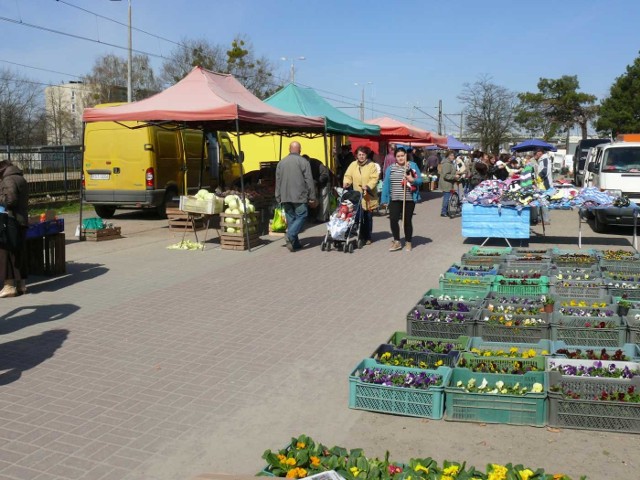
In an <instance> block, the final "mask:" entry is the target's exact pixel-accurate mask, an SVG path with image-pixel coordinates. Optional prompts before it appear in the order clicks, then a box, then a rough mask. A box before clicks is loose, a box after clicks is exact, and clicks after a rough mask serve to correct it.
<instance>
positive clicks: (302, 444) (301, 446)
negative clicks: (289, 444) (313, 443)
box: [296, 442, 307, 450]
mask: <svg viewBox="0 0 640 480" xmlns="http://www.w3.org/2000/svg"><path fill="white" fill-rule="evenodd" d="M306 446H307V444H306V443H304V442H298V443H296V448H297V449H298V450H301V449H303V448H304V447H306Z"/></svg>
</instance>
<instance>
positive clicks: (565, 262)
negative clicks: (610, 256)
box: [551, 248, 598, 267]
mask: <svg viewBox="0 0 640 480" xmlns="http://www.w3.org/2000/svg"><path fill="white" fill-rule="evenodd" d="M551 261H552V262H553V263H554V264H555V265H561V266H563V267H582V266H585V265H597V264H598V257H597V256H596V251H595V250H593V249H588V250H567V249H561V248H553V249H551Z"/></svg>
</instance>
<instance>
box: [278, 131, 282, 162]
mask: <svg viewBox="0 0 640 480" xmlns="http://www.w3.org/2000/svg"><path fill="white" fill-rule="evenodd" d="M279 137H280V153H279V154H278V161H280V160H282V133H280V135H279Z"/></svg>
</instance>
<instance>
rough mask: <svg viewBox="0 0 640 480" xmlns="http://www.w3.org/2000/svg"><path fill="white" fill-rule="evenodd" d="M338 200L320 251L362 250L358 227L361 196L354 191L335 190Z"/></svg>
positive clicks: (360, 220) (360, 215)
mask: <svg viewBox="0 0 640 480" xmlns="http://www.w3.org/2000/svg"><path fill="white" fill-rule="evenodd" d="M336 192H337V193H338V196H339V198H340V200H339V201H338V208H336V210H335V211H334V212H333V213H332V214H331V216H330V217H329V223H328V224H327V233H326V235H325V236H324V240H323V241H322V244H321V245H320V248H321V249H322V251H325V250H326V251H328V252H329V251H331V249H332V248H334V247H335V248H336V250H342V251H343V252H345V253H347V252H349V253H353V250H354V249H355V248H362V246H363V243H364V242H363V240H362V239H361V238H360V225H361V223H362V194H361V193H360V192H356V191H355V190H344V189H342V188H336Z"/></svg>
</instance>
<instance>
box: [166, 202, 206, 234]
mask: <svg viewBox="0 0 640 480" xmlns="http://www.w3.org/2000/svg"><path fill="white" fill-rule="evenodd" d="M167 219H168V220H169V230H172V231H178V232H184V231H185V230H186V231H187V232H193V231H194V226H195V231H199V230H203V229H204V228H205V221H204V218H203V217H201V216H193V221H192V220H191V219H190V218H189V214H188V213H186V212H183V211H182V210H180V209H179V208H169V207H167Z"/></svg>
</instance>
